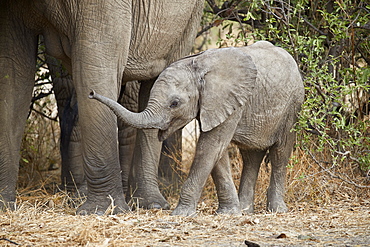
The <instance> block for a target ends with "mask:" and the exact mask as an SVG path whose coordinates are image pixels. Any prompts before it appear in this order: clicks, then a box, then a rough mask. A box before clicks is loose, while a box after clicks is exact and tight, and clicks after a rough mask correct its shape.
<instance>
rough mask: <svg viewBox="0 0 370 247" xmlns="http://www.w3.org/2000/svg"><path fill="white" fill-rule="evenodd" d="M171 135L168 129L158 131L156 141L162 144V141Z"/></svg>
mask: <svg viewBox="0 0 370 247" xmlns="http://www.w3.org/2000/svg"><path fill="white" fill-rule="evenodd" d="M171 134H172V133H171V132H170V131H169V130H168V129H165V130H161V129H160V130H159V131H158V140H159V141H160V142H163V141H164V140H166V139H167V138H168V137H169V136H170V135H171Z"/></svg>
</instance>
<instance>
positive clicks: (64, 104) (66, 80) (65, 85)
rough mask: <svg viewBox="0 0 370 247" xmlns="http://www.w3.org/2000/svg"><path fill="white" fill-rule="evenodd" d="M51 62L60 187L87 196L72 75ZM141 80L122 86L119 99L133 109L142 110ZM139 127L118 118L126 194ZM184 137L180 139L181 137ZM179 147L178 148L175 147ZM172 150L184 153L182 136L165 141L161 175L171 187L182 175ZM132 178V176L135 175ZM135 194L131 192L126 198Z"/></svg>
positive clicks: (175, 184) (120, 152) (48, 57)
mask: <svg viewBox="0 0 370 247" xmlns="http://www.w3.org/2000/svg"><path fill="white" fill-rule="evenodd" d="M46 61H47V65H48V68H49V72H50V75H51V77H52V81H53V91H54V94H55V97H56V99H57V106H58V111H59V122H60V125H61V144H60V151H61V159H62V166H61V181H62V183H61V186H60V189H62V190H64V189H65V190H67V191H70V192H73V193H74V195H76V196H83V195H87V182H86V178H85V174H84V170H83V159H82V147H81V129H80V128H79V125H78V107H77V99H76V92H75V90H74V88H73V81H72V76H71V75H69V74H68V72H67V71H66V70H65V69H64V68H63V66H62V65H61V63H60V61H59V60H57V59H55V58H52V57H50V56H46ZM139 89H140V83H139V82H137V81H129V82H127V83H126V84H125V85H124V86H123V87H122V89H121V91H122V92H121V94H120V97H119V100H118V102H119V103H120V104H122V105H123V106H124V107H125V108H126V109H129V110H130V111H133V112H137V111H138V94H139ZM136 132H137V131H136V128H134V127H132V126H130V125H128V124H126V123H124V122H123V121H120V120H119V119H118V143H119V161H120V166H121V175H122V185H123V191H124V193H127V192H128V191H129V174H130V170H131V165H132V156H133V152H134V147H135V140H136ZM179 139H180V140H179ZM173 149H175V150H173ZM172 152H180V153H181V135H178V134H176V135H173V137H172V138H169V139H167V140H166V141H164V142H163V144H162V151H161V154H162V153H163V155H161V159H160V162H159V167H158V178H159V180H160V181H161V183H163V184H165V186H166V187H167V188H168V187H169V186H173V187H175V188H176V186H177V185H178V181H179V178H178V174H177V172H175V171H174V170H173V167H172V166H173V164H172V163H173V162H174V161H173V160H172V159H171V158H170V157H169V156H170V155H172ZM131 180H132V178H131ZM130 199H131V195H130V194H129V193H128V194H127V196H126V200H127V201H129V200H130Z"/></svg>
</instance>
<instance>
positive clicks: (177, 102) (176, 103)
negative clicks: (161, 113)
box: [170, 99, 179, 108]
mask: <svg viewBox="0 0 370 247" xmlns="http://www.w3.org/2000/svg"><path fill="white" fill-rule="evenodd" d="M178 105H179V100H177V99H176V100H174V101H172V102H171V105H170V108H175V107H177V106H178Z"/></svg>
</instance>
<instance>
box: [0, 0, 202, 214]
mask: <svg viewBox="0 0 370 247" xmlns="http://www.w3.org/2000/svg"><path fill="white" fill-rule="evenodd" d="M202 9H203V1H200V0H190V1H185V2H178V1H170V0H166V1H145V0H143V1H128V0H118V1H117V0H114V1H113V0H108V1H98V0H89V1H87V0H78V1H77V0H63V1H62V0H39V1H31V0H3V1H1V2H0V68H1V70H0V88H1V91H0V122H1V125H0V170H1V173H0V193H1V197H2V201H3V202H4V203H5V204H6V205H8V204H12V203H13V202H14V201H15V188H16V181H17V174H18V162H19V158H20V156H19V148H20V141H21V137H22V134H23V131H24V125H25V120H26V117H27V113H28V107H29V103H30V101H31V97H32V89H33V82H34V73H35V67H36V51H37V38H38V35H39V34H42V35H43V36H44V42H45V47H46V52H47V53H48V54H49V55H51V56H53V57H55V58H58V59H61V60H62V62H63V65H64V66H65V67H66V68H67V69H68V71H69V72H71V74H72V75H73V84H74V89H75V90H76V96H77V101H78V108H79V109H78V113H79V114H78V123H79V126H80V128H81V142H82V150H83V151H82V154H83V155H82V157H83V160H84V173H85V176H86V180H87V187H88V195H87V200H86V202H85V203H84V204H83V205H82V206H81V207H80V208H79V209H78V213H81V214H88V213H98V214H102V213H104V212H105V211H106V209H107V208H109V206H110V205H111V204H112V200H113V203H114V205H115V207H114V213H115V212H120V211H124V210H127V209H128V206H127V204H126V201H125V199H124V193H123V188H122V181H121V174H120V165H119V154H118V144H117V143H118V133H117V118H116V116H115V115H114V114H113V113H112V112H111V111H110V110H109V109H108V108H106V107H105V106H103V105H101V104H99V103H98V102H96V103H92V102H91V101H90V102H88V98H87V97H86V95H88V94H89V92H90V90H91V89H92V88H94V89H95V90H97V91H99V92H101V93H103V94H104V95H106V96H108V97H110V98H112V99H114V100H115V101H117V99H118V96H119V90H120V88H121V84H122V83H125V82H127V81H132V80H141V81H145V80H147V81H146V82H145V83H143V85H147V86H144V87H141V89H140V91H141V93H140V94H141V95H143V96H145V95H147V94H149V88H150V86H151V84H152V83H153V81H154V80H153V78H156V77H157V76H158V75H159V73H160V72H161V71H162V70H163V69H164V68H165V67H166V66H168V65H169V64H170V63H171V62H173V61H175V60H176V59H178V58H179V57H182V56H184V55H186V54H187V53H188V52H189V51H190V49H191V46H192V42H193V40H194V38H195V34H196V31H197V27H198V25H199V21H200V16H201V13H202ZM140 101H141V102H140V103H139V104H141V107H143V106H144V105H145V103H144V100H141V99H140ZM156 135H157V131H156V130H145V131H139V133H138V136H139V141H138V142H137V144H136V146H135V149H136V151H135V152H134V153H135V154H140V155H134V158H133V159H134V163H135V169H134V173H135V178H137V180H136V181H134V182H133V183H134V185H135V184H136V187H138V189H137V190H135V193H136V195H137V196H138V197H140V198H144V199H143V200H142V205H144V207H145V206H146V207H150V206H151V205H152V206H159V207H164V208H166V207H168V203H167V202H166V200H165V199H164V198H163V196H162V195H161V194H160V192H159V189H158V184H157V180H156V176H157V170H158V165H157V164H158V160H159V153H160V147H161V143H160V142H159V141H158V140H156ZM148 178H149V179H148Z"/></svg>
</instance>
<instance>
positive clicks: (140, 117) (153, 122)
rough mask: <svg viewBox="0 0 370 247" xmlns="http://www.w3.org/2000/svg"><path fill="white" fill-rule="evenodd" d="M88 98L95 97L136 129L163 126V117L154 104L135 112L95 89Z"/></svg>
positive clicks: (159, 127) (160, 127) (161, 127)
mask: <svg viewBox="0 0 370 247" xmlns="http://www.w3.org/2000/svg"><path fill="white" fill-rule="evenodd" d="M89 98H90V99H96V100H97V101H100V102H101V103H103V104H105V105H106V106H108V107H109V108H110V109H111V110H112V111H113V112H114V114H116V115H117V117H118V118H120V119H121V120H122V121H123V122H125V123H127V124H129V125H131V126H133V127H135V128H138V129H152V128H157V129H163V128H164V127H165V126H164V125H165V124H164V121H163V118H161V117H160V114H158V112H157V111H155V109H154V108H155V107H154V106H149V105H148V107H147V108H146V109H145V110H144V111H142V112H140V113H135V112H131V111H129V110H127V109H126V108H125V107H123V106H122V105H120V104H119V103H117V102H116V101H114V100H111V99H109V98H107V97H104V96H102V95H100V94H98V93H96V92H95V91H91V92H90V94H89Z"/></svg>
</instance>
